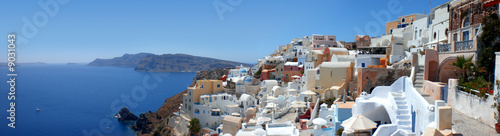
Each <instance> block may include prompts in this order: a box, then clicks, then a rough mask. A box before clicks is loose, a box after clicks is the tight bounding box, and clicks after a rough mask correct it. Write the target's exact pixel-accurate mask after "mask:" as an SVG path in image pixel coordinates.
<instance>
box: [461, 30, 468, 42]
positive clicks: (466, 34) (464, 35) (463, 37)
mask: <svg viewBox="0 0 500 136" xmlns="http://www.w3.org/2000/svg"><path fill="white" fill-rule="evenodd" d="M468 40H469V31H463V32H462V41H468Z"/></svg>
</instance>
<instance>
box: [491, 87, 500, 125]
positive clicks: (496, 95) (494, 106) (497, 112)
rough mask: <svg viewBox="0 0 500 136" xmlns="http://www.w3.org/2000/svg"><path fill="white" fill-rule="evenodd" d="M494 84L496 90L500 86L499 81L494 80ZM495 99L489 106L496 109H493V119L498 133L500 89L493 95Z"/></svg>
mask: <svg viewBox="0 0 500 136" xmlns="http://www.w3.org/2000/svg"><path fill="white" fill-rule="evenodd" d="M495 84H496V85H497V90H498V89H499V88H500V81H499V80H496V81H495ZM493 99H494V100H495V103H493V105H491V108H495V109H496V110H495V111H494V114H495V119H496V121H497V123H496V124H495V130H496V131H497V133H500V91H497V94H495V97H493Z"/></svg>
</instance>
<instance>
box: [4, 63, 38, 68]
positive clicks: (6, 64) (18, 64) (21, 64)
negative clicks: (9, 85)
mask: <svg viewBox="0 0 500 136" xmlns="http://www.w3.org/2000/svg"><path fill="white" fill-rule="evenodd" d="M8 64H9V63H8V62H0V67H8V66H9V65H8ZM15 64H16V66H24V65H39V64H47V63H45V62H27V63H18V62H15Z"/></svg>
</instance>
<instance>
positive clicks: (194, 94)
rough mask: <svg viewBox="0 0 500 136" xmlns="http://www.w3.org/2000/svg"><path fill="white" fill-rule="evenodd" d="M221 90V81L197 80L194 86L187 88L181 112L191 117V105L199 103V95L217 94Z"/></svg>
mask: <svg viewBox="0 0 500 136" xmlns="http://www.w3.org/2000/svg"><path fill="white" fill-rule="evenodd" d="M223 90H224V89H223V87H222V81H221V80H197V81H196V84H195V86H193V87H188V89H187V93H186V94H184V95H183V97H182V99H183V100H182V106H181V110H183V111H184V112H186V113H187V114H188V115H189V117H193V111H192V110H193V104H194V103H199V102H200V96H201V95H204V94H214V93H219V92H222V91H223Z"/></svg>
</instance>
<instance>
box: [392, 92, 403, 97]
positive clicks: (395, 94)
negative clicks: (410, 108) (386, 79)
mask: <svg viewBox="0 0 500 136" xmlns="http://www.w3.org/2000/svg"><path fill="white" fill-rule="evenodd" d="M391 94H392V96H394V97H403V94H400V93H391Z"/></svg>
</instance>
